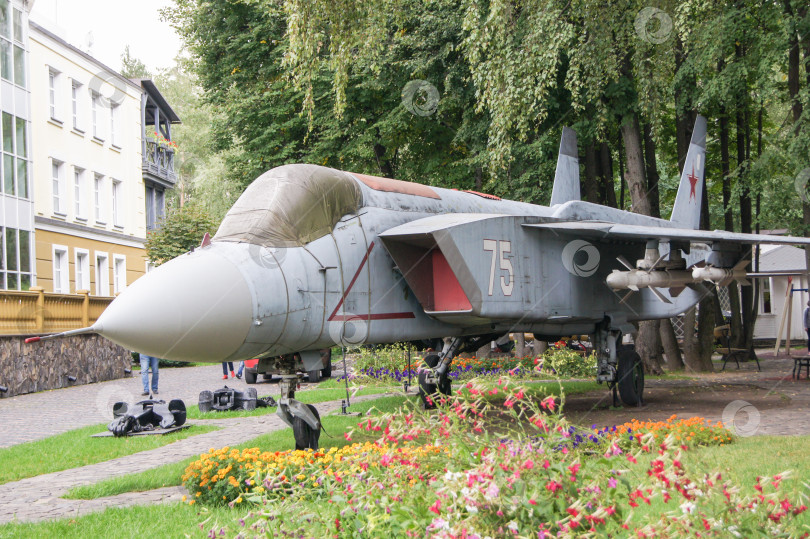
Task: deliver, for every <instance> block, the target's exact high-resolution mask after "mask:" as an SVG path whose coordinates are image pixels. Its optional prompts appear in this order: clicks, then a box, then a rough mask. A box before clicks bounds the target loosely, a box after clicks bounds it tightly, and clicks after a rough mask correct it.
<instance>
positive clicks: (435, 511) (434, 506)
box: [429, 499, 442, 515]
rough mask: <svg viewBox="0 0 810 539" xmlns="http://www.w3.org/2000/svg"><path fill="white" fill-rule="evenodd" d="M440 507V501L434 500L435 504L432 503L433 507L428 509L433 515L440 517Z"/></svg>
mask: <svg viewBox="0 0 810 539" xmlns="http://www.w3.org/2000/svg"><path fill="white" fill-rule="evenodd" d="M441 506H442V502H441V500H439V499H437V500H436V503H434V504H433V505H431V506H430V507H429V509H430V510H431V511H433V512H434V513H436V514H437V515H440V514H441Z"/></svg>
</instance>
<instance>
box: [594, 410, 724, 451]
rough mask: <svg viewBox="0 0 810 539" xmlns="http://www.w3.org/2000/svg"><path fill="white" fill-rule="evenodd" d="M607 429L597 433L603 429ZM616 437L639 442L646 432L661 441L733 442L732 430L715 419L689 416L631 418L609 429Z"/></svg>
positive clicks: (630, 441)
mask: <svg viewBox="0 0 810 539" xmlns="http://www.w3.org/2000/svg"><path fill="white" fill-rule="evenodd" d="M606 431H607V429H603V430H602V431H600V430H596V432H597V433H599V432H606ZM610 433H611V434H612V435H613V436H615V437H616V438H617V439H618V440H621V441H622V442H626V445H627V446H628V447H629V445H630V443H632V442H635V443H641V440H642V439H643V438H644V436H645V435H647V434H649V435H650V437H651V438H652V439H653V441H661V440H664V439H665V438H667V437H669V436H672V438H673V439H674V440H675V442H676V443H678V444H685V445H688V446H690V447H696V446H709V445H724V444H726V443H729V442H731V441H732V436H731V433H730V432H729V431H728V430H727V429H726V428H725V427H724V426H723V423H721V422H720V421H718V422H717V423H714V424H713V423H712V422H711V421H709V420H707V419H705V418H703V417H690V418H688V419H678V416H677V415H672V416H670V417H669V419H667V420H666V421H638V420H636V419H634V420H633V421H629V422H627V423H624V424H622V425H616V426H615V427H613V429H612V430H611V431H610Z"/></svg>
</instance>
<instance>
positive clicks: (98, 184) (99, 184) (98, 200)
mask: <svg viewBox="0 0 810 539" xmlns="http://www.w3.org/2000/svg"><path fill="white" fill-rule="evenodd" d="M103 199H104V175H103V174H98V173H96V174H95V175H94V176H93V208H94V209H93V213H94V215H95V217H96V223H97V224H100V225H104V224H107V222H106V221H105V218H106V216H105V215H104V200H103Z"/></svg>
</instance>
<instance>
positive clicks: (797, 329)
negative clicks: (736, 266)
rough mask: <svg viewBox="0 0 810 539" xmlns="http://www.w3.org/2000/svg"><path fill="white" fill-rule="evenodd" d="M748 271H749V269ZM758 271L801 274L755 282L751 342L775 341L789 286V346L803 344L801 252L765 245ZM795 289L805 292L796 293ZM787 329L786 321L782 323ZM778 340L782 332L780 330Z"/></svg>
mask: <svg viewBox="0 0 810 539" xmlns="http://www.w3.org/2000/svg"><path fill="white" fill-rule="evenodd" d="M749 271H752V270H751V269H750V268H749ZM759 271H761V272H775V271H784V272H792V271H795V272H804V275H796V276H793V277H792V278H791V277H768V278H760V279H759V283H760V286H759V315H758V316H757V323H756V326H755V327H754V338H755V339H775V338H776V332H777V331H778V330H779V322H780V321H781V319H782V313H783V312H784V310H785V302H786V300H788V298H787V297H786V292H787V290H788V284H789V283H791V284H792V285H793V289H794V292H793V308H792V317H791V324H790V338H791V340H792V341H793V342H796V343H804V342H805V341H806V339H807V334H806V333H805V331H804V327H803V325H802V314H803V313H804V308H805V307H806V306H807V300H808V297H810V296H808V293H807V291H806V290H807V284H808V276H807V262H806V260H805V256H804V250H803V249H799V248H797V247H793V246H792V245H765V246H762V247H761V249H760V256H759ZM797 289H804V290H805V291H802V292H798V291H795V290H797ZM785 325H787V320H785ZM781 337H782V338H784V337H785V330H784V329H783V330H782V335H781Z"/></svg>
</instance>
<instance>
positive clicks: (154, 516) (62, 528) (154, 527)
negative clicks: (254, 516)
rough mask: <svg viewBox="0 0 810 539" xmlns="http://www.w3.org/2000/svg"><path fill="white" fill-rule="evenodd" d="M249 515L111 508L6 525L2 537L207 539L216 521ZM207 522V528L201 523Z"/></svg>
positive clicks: (165, 507) (179, 506)
mask: <svg viewBox="0 0 810 539" xmlns="http://www.w3.org/2000/svg"><path fill="white" fill-rule="evenodd" d="M246 513H247V510H246V509H244V508H241V509H230V508H228V507H224V508H221V507H217V508H211V509H207V508H204V507H200V506H197V505H195V506H189V505H187V504H184V503H173V504H161V505H148V506H137V507H124V508H110V509H107V510H106V511H103V512H99V513H92V514H89V515H86V516H82V517H79V518H65V519H60V520H49V521H45V522H35V523H30V524H29V523H24V524H4V525H2V526H0V538H6V537H8V538H11V537H15V538H16V537H59V538H60V539H66V538H71V537H74V538H77V539H84V538H86V537H115V538H116V539H124V538H132V539H141V538H143V537H187V536H190V537H207V536H208V532H209V530H210V528H211V526H212V525H213V523H214V522H220V523H229V524H230V523H233V522H234V521H236V520H237V519H239V518H240V517H241V516H243V515H244V514H246ZM206 520H208V521H209V522H210V523H211V524H210V525H208V526H205V525H203V528H202V529H201V528H200V526H199V525H200V524H201V523H202V522H204V521H206ZM206 524H208V522H206Z"/></svg>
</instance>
